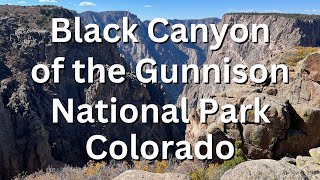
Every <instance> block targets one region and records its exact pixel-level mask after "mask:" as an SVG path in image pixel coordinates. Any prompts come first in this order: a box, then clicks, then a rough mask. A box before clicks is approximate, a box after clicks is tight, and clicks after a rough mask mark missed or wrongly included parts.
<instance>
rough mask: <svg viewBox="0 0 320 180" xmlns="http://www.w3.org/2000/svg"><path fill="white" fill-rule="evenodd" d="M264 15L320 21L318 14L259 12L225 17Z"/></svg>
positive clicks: (232, 13)
mask: <svg viewBox="0 0 320 180" xmlns="http://www.w3.org/2000/svg"><path fill="white" fill-rule="evenodd" d="M235 14H240V15H262V16H278V17H286V18H293V19H300V20H320V15H316V14H286V13H272V12H269V13H268V12H267V13H258V12H231V13H226V14H225V15H235Z"/></svg>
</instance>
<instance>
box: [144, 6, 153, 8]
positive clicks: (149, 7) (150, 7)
mask: <svg viewBox="0 0 320 180" xmlns="http://www.w3.org/2000/svg"><path fill="white" fill-rule="evenodd" d="M144 7H145V8H152V6H151V5H145V6H144Z"/></svg>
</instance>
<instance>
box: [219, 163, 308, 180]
mask: <svg viewBox="0 0 320 180" xmlns="http://www.w3.org/2000/svg"><path fill="white" fill-rule="evenodd" d="M235 178H236V179H239V180H241V179H243V180H247V179H291V180H301V179H308V177H307V176H306V175H305V174H304V173H303V172H302V171H301V170H300V169H298V168H297V167H296V166H294V165H292V164H289V163H286V162H282V161H275V160H269V159H261V160H253V161H247V162H244V163H241V164H239V165H238V166H236V167H235V168H234V169H231V170H229V171H227V172H226V173H225V174H224V175H223V176H222V177H221V180H232V179H235Z"/></svg>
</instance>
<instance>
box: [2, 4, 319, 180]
mask: <svg viewBox="0 0 320 180" xmlns="http://www.w3.org/2000/svg"><path fill="white" fill-rule="evenodd" d="M5 12H6V13H5ZM75 16H80V17H81V18H82V20H83V24H90V23H95V24H98V25H99V26H100V27H102V26H105V25H106V24H109V23H114V24H119V26H121V24H122V23H123V17H125V16H126V17H128V18H129V20H130V22H131V23H135V24H138V25H139V28H138V29H137V31H136V32H135V33H134V35H135V36H136V37H137V39H138V40H139V42H140V43H133V42H131V43H126V44H124V43H122V42H119V43H118V44H112V43H107V42H103V43H92V44H90V43H85V42H84V43H83V44H78V43H77V42H76V40H75V39H73V38H72V39H71V40H70V41H69V42H68V43H63V44H57V43H52V39H51V37H52V33H51V32H52V29H51V19H52V18H53V17H56V18H59V17H60V18H67V19H69V20H70V22H71V23H73V21H72V20H73V19H74V18H75ZM168 22H170V24H177V23H181V24H185V25H186V26H191V24H217V28H218V29H219V28H222V27H223V24H230V25H231V24H238V23H242V24H245V25H247V26H251V25H252V24H266V25H267V26H268V27H269V31H270V43H265V42H263V41H258V42H257V43H252V39H250V41H248V42H245V43H241V44H240V43H239V44H238V43H234V42H233V40H232V39H231V38H230V37H226V39H225V41H224V43H223V45H222V46H221V48H220V49H219V50H218V51H211V50H210V47H209V44H207V43H203V41H202V40H203V39H202V37H201V34H199V36H198V38H199V40H198V41H197V43H181V44H175V43H174V42H172V41H168V42H167V43H164V44H156V43H153V42H152V41H150V39H149V38H148V37H147V36H148V32H147V29H148V28H147V27H148V23H149V21H144V22H142V21H141V20H139V19H138V17H137V16H135V15H133V14H131V13H129V12H123V11H120V12H101V13H95V12H83V13H76V12H73V11H69V10H67V9H64V8H61V7H55V6H38V7H36V6H35V7H22V6H21V7H20V6H0V115H1V117H2V118H1V119H0V123H1V124H2V128H1V130H0V144H1V146H0V162H1V163H0V179H10V178H11V177H14V176H15V175H17V174H19V173H21V172H28V173H32V172H35V171H37V170H39V169H45V168H47V167H48V166H53V167H61V166H62V165H63V164H69V165H72V166H83V165H85V164H86V163H87V162H88V161H89V160H90V158H89V157H88V155H87V153H86V151H85V146H86V142H87V140H88V138H89V137H91V136H92V135H94V134H101V135H102V136H104V137H108V141H107V142H106V143H105V144H101V143H95V144H94V146H93V151H94V152H102V150H103V149H105V148H106V147H109V146H110V142H112V141H114V140H120V141H123V142H124V143H125V144H127V145H130V142H129V139H130V137H131V134H136V135H137V145H138V146H141V145H142V143H143V142H144V141H147V140H150V139H152V140H153V141H154V142H155V143H156V144H161V143H162V141H165V140H166V141H174V142H177V141H181V140H185V141H187V142H188V143H190V144H191V145H192V146H194V145H195V144H196V142H199V141H203V140H207V139H208V138H207V135H212V138H213V140H212V141H213V142H214V145H216V144H215V142H218V141H222V140H229V141H230V142H233V143H234V144H238V145H239V148H240V149H241V150H242V151H243V153H244V155H245V156H246V157H248V158H249V159H264V158H267V159H277V160H278V159H281V158H283V157H284V156H289V157H296V159H297V163H296V164H297V166H298V168H302V169H303V170H297V169H294V168H295V167H293V166H291V165H287V164H284V163H282V162H277V161H274V160H267V161H266V160H257V161H248V162H247V163H245V164H243V165H239V167H238V168H241V169H242V168H243V167H244V168H245V167H247V166H251V165H252V166H253V167H255V166H256V165H257V164H259V162H260V163H263V164H267V166H266V167H267V168H268V169H269V168H276V167H280V166H281V165H285V166H282V167H287V168H284V172H289V171H290V173H294V172H298V174H296V175H298V176H299V177H304V178H307V176H308V178H310V179H311V178H312V176H313V174H314V172H316V170H314V169H313V168H314V167H315V169H317V168H318V167H319V164H318V162H314V161H315V160H310V161H309V159H310V158H309V157H306V155H308V153H309V150H310V149H313V148H315V147H319V146H320V134H319V133H320V132H319V130H318V129H319V127H320V121H319V117H320V105H319V102H320V85H319V82H320V76H319V74H320V69H319V62H320V51H319V48H318V46H320V37H319V32H320V18H319V16H312V15H290V14H289V15H288V14H265V13H260V14H259V13H231V14H225V15H224V16H223V18H222V19H221V20H220V19H217V18H209V19H202V20H168ZM71 32H74V29H72V28H71ZM155 32H157V36H158V35H159V37H161V35H164V34H170V33H172V32H171V30H170V28H168V29H167V28H166V29H163V28H161V27H160V26H159V27H158V28H157V29H156V30H155ZM209 37H213V34H210V33H209ZM250 38H251V37H250ZM258 39H261V40H263V33H258ZM89 56H92V57H93V58H94V59H95V63H99V64H105V65H106V66H108V67H109V66H112V65H114V64H121V65H122V66H123V67H124V68H125V71H126V72H127V73H126V74H125V79H126V80H125V81H124V82H123V83H121V84H115V83H113V82H111V81H110V80H107V79H106V82H105V83H99V82H98V74H94V78H95V79H94V80H95V81H94V83H92V84H89V83H83V84H78V83H77V82H76V81H75V80H74V69H72V64H74V62H75V61H77V60H80V62H81V63H82V64H87V61H86V59H87V58H88V57H89ZM226 56H228V57H229V58H230V59H232V61H231V62H230V65H231V66H233V65H235V64H244V65H246V66H253V65H254V64H262V65H264V66H266V67H268V69H270V68H271V65H272V64H285V65H287V66H288V69H289V82H288V83H278V84H272V83H270V82H271V81H266V82H265V83H261V84H259V83H253V82H247V83H245V84H241V85H239V84H235V83H230V84H215V83H214V82H212V81H211V82H210V83H207V84H206V83H200V84H196V83H192V82H191V83H188V84H186V85H185V86H184V84H173V85H170V84H169V85H168V84H162V86H163V87H161V85H159V84H147V85H143V84H141V83H140V82H139V81H138V80H137V77H136V72H134V69H135V67H136V65H137V63H138V62H139V60H141V59H143V58H153V59H155V60H156V61H157V63H158V64H166V65H168V66H172V65H173V64H178V65H183V64H196V65H198V66H199V67H201V66H202V65H203V64H217V65H219V67H220V68H221V67H222V66H223V65H224V63H223V62H222V61H221V59H223V58H224V57H226ZM55 57H66V59H67V61H66V63H65V67H66V70H64V71H62V72H61V74H62V75H61V77H60V83H59V84H55V83H53V81H52V80H51V81H49V82H48V83H44V84H37V83H35V82H34V81H33V80H32V79H31V72H32V68H33V67H34V66H35V65H36V64H38V63H42V64H48V65H49V64H53V63H54V58H55ZM167 72H168V74H169V75H170V74H172V71H170V70H167ZM201 73H203V69H200V74H201ZM84 75H86V76H87V72H86V71H85V72H84ZM193 76H194V75H193V74H192V73H190V74H189V77H190V78H191V79H192V78H193ZM209 76H211V77H213V76H214V72H210V73H209ZM282 78H284V74H283V73H281V72H280V73H279V76H278V78H277V80H280V81H281V79H282ZM267 79H269V80H270V76H268V78H267ZM112 97H116V98H117V105H119V106H123V105H124V104H128V103H130V104H132V105H134V106H135V107H141V105H142V104H156V105H157V106H159V107H161V106H164V105H165V104H168V103H172V104H174V103H176V102H177V105H178V106H180V107H181V106H182V105H183V104H181V103H180V102H181V99H183V98H184V97H186V98H187V99H188V103H187V107H186V109H188V112H189V113H186V114H185V116H187V115H189V116H188V119H189V120H190V123H189V124H186V125H183V124H164V123H158V124H152V123H141V121H142V120H141V119H139V120H138V121H137V122H135V123H133V124H130V125H128V124H125V123H121V122H119V123H116V124H99V123H93V124H81V123H74V124H72V125H69V124H68V123H67V121H65V120H64V118H63V116H61V115H60V116H59V118H61V119H62V120H61V123H59V124H54V123H52V117H53V114H52V99H54V98H59V100H60V101H61V103H62V104H63V105H64V106H66V105H67V103H68V99H69V98H72V99H74V102H73V103H74V105H75V106H74V107H78V106H79V105H81V104H84V103H85V104H88V105H90V106H94V105H95V104H97V103H98V102H99V101H104V102H105V103H111V98H112ZM257 97H258V98H260V99H261V100H262V103H264V104H269V105H270V108H269V109H268V110H267V111H266V113H265V114H266V116H267V118H268V119H269V120H270V123H264V122H262V123H260V124H255V123H254V119H255V118H254V114H253V113H251V112H249V113H248V117H247V122H246V123H243V124H242V123H231V124H224V123H222V122H221V121H220V120H219V119H220V118H219V117H220V116H221V112H218V113H216V114H213V115H209V116H208V118H207V122H206V123H203V124H202V123H200V121H201V120H200V115H201V112H200V109H201V108H200V107H201V101H200V100H201V99H214V100H216V101H217V103H219V104H234V105H235V107H236V112H238V110H239V109H238V108H239V107H241V105H244V104H253V103H254V101H255V98H257ZM177 100H178V101H177ZM139 110H140V109H139ZM117 113H119V112H117ZM162 113H163V112H160V113H159V116H160V114H161V115H162ZM94 115H95V116H97V115H98V114H97V112H94ZM103 115H105V117H106V118H111V117H110V115H109V114H108V113H106V114H103ZM236 116H237V117H239V114H238V113H237V115H236ZM74 118H76V117H74ZM153 118H154V117H153V116H152V115H150V116H147V119H148V120H151V121H152V119H153ZM151 121H150V122H151ZM128 148H131V147H128ZM314 151H316V150H314V149H313V150H310V152H311V153H310V155H311V156H312V158H315V159H316V158H317V152H314ZM150 152H151V151H150ZM116 153H119V152H118V151H117V152H116ZM213 155H214V156H215V154H213ZM130 159H131V158H130V157H128V158H127V159H126V160H128V161H129V162H130ZM109 160H110V159H108V158H107V159H106V161H109ZM256 162H258V163H256ZM185 163H187V162H185ZM308 163H310V164H311V165H310V164H308ZM250 164H251V165H250ZM274 165H275V166H274ZM181 166H182V165H181ZM271 172H274V170H273V171H272V170H271ZM276 172H277V173H278V171H276ZM236 173H237V171H230V172H229V173H227V174H226V175H225V178H228V177H227V176H231V177H232V176H233V174H236ZM290 173H287V174H289V175H290ZM270 174H271V173H269V175H270ZM287 174H286V175H287ZM243 175H247V174H243ZM275 177H283V176H275ZM285 177H287V176H285Z"/></svg>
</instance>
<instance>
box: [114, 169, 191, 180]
mask: <svg viewBox="0 0 320 180" xmlns="http://www.w3.org/2000/svg"><path fill="white" fill-rule="evenodd" d="M128 179H136V180H139V179H146V180H158V179H162V180H173V179H174V180H188V179H190V180H191V178H190V177H189V176H187V175H185V174H178V173H163V174H160V173H151V172H146V171H141V170H128V171H125V172H124V173H122V174H120V175H119V176H117V177H116V178H114V180H128Z"/></svg>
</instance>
